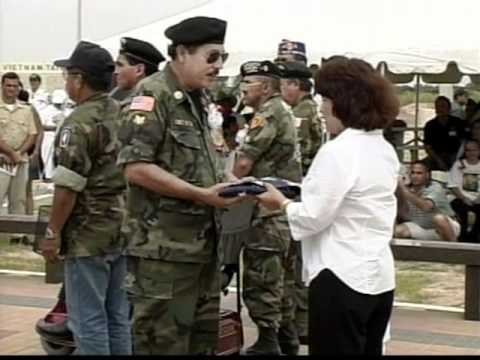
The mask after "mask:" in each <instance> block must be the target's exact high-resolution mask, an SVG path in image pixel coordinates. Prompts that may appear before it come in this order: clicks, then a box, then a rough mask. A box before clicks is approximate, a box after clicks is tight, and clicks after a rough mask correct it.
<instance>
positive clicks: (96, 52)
mask: <svg viewBox="0 0 480 360" xmlns="http://www.w3.org/2000/svg"><path fill="white" fill-rule="evenodd" d="M53 64H54V65H55V66H58V67H64V68H67V69H68V68H78V69H80V70H82V71H84V72H85V73H86V74H89V75H92V76H94V77H96V78H108V77H111V75H112V73H113V71H114V70H115V64H114V62H113V58H112V56H111V55H110V53H109V52H108V51H107V50H105V49H104V48H102V47H100V46H99V45H97V44H94V43H91V42H88V41H80V42H79V43H78V44H77V46H76V47H75V49H74V50H73V53H72V55H71V56H70V58H69V59H64V60H56V61H55V62H54V63H53Z"/></svg>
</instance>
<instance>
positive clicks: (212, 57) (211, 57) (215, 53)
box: [206, 51, 228, 64]
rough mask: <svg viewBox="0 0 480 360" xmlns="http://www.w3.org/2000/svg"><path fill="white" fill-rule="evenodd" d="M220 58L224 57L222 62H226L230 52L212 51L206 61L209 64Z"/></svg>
mask: <svg viewBox="0 0 480 360" xmlns="http://www.w3.org/2000/svg"><path fill="white" fill-rule="evenodd" d="M220 58H221V59H222V64H225V62H226V61H227V59H228V53H226V52H220V51H212V52H211V53H210V54H208V55H207V58H206V61H207V64H215V63H216V62H217V61H218V59H220Z"/></svg>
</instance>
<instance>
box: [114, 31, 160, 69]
mask: <svg viewBox="0 0 480 360" xmlns="http://www.w3.org/2000/svg"><path fill="white" fill-rule="evenodd" d="M119 52H120V54H125V55H128V56H131V57H133V58H135V59H137V60H139V61H141V62H142V63H146V64H150V65H153V66H157V67H158V65H159V64H160V63H161V62H163V61H165V57H164V56H163V55H162V53H161V52H160V51H158V49H157V48H156V47H155V46H153V45H152V44H150V43H149V42H146V41H143V40H139V39H134V38H130V37H122V38H121V39H120V51H119Z"/></svg>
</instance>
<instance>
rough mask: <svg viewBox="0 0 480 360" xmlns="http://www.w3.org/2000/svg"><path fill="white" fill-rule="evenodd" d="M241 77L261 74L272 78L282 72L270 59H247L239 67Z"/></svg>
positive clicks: (280, 74)
mask: <svg viewBox="0 0 480 360" xmlns="http://www.w3.org/2000/svg"><path fill="white" fill-rule="evenodd" d="M240 73H241V75H242V77H245V76H249V75H262V76H269V77H274V78H280V77H281V76H282V72H281V71H280V69H279V68H278V66H277V65H275V64H274V63H272V62H271V61H268V60H265V61H248V62H246V63H244V64H243V65H242V66H241V67H240Z"/></svg>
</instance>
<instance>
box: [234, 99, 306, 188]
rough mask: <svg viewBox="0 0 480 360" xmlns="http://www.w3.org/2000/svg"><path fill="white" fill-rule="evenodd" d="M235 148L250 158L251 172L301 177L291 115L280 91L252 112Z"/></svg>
mask: <svg viewBox="0 0 480 360" xmlns="http://www.w3.org/2000/svg"><path fill="white" fill-rule="evenodd" d="M239 152H241V153H243V154H245V155H246V156H247V157H248V158H250V159H251V160H253V162H254V164H253V167H252V171H251V172H250V175H251V176H255V177H257V178H261V177H266V176H275V177H279V178H282V179H286V180H290V181H296V182H300V181H301V178H302V170H301V164H300V153H299V149H298V141H297V134H296V130H295V125H294V119H293V115H292V113H291V111H290V110H289V109H288V108H287V105H286V104H284V102H283V100H282V98H281V97H280V95H274V96H273V97H271V98H270V99H269V100H267V101H266V102H265V103H264V104H263V105H262V106H261V108H260V109H259V110H258V111H257V112H256V113H255V116H254V118H253V119H252V120H251V121H250V128H249V130H248V133H247V136H246V138H245V142H244V143H243V145H242V146H241V147H240V149H239Z"/></svg>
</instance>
